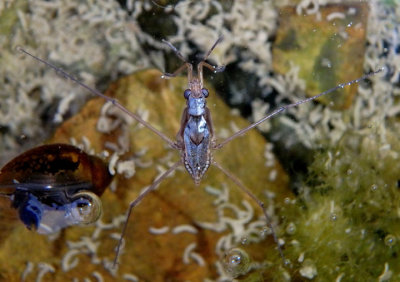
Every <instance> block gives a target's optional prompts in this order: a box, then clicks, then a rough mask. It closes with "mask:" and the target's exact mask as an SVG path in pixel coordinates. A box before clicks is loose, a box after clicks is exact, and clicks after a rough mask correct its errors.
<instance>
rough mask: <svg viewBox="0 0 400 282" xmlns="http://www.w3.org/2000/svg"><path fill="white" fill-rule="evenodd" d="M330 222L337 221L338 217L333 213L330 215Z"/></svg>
mask: <svg viewBox="0 0 400 282" xmlns="http://www.w3.org/2000/svg"><path fill="white" fill-rule="evenodd" d="M329 218H330V219H331V220H332V221H336V220H337V219H338V216H337V215H336V214H335V213H331V215H330V217H329Z"/></svg>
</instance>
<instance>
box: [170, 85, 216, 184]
mask: <svg viewBox="0 0 400 282" xmlns="http://www.w3.org/2000/svg"><path fill="white" fill-rule="evenodd" d="M189 86H191V89H186V90H185V92H184V97H185V99H186V101H187V103H186V104H187V106H186V109H185V110H184V111H183V114H182V120H181V129H180V131H179V132H178V135H177V140H178V142H177V144H178V146H179V147H180V149H181V152H182V153H181V158H182V162H183V164H184V165H185V168H186V170H187V171H188V172H189V174H190V175H191V176H192V178H193V180H194V182H195V184H196V185H198V184H200V181H201V178H202V177H203V175H204V174H205V173H206V171H207V169H208V168H209V167H210V164H211V156H212V155H211V144H212V142H213V127H212V122H211V114H210V110H209V109H208V108H207V107H206V98H207V97H208V90H207V89H205V88H200V86H201V85H200V81H199V80H197V79H194V80H192V83H191V84H190V85H189Z"/></svg>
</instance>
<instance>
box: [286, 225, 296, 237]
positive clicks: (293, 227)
mask: <svg viewBox="0 0 400 282" xmlns="http://www.w3.org/2000/svg"><path fill="white" fill-rule="evenodd" d="M286 233H287V234H289V235H293V234H294V233H296V225H295V224H294V223H293V222H290V223H289V224H288V226H287V227H286Z"/></svg>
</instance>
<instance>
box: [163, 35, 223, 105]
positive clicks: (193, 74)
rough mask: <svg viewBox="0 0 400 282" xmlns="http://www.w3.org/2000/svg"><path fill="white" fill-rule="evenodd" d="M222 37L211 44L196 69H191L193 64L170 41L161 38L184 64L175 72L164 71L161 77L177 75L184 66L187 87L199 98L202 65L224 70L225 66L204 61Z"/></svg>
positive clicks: (219, 70)
mask: <svg viewBox="0 0 400 282" xmlns="http://www.w3.org/2000/svg"><path fill="white" fill-rule="evenodd" d="M222 39H223V37H222V36H220V37H219V38H218V39H217V40H216V41H215V43H214V44H213V46H212V47H211V48H210V50H208V52H207V53H206V55H205V56H204V57H203V59H202V60H201V61H200V62H199V63H198V64H197V68H196V71H194V70H193V64H191V63H189V62H188V61H187V60H186V59H185V58H184V57H183V56H182V54H181V53H180V52H179V51H178V49H177V48H176V47H175V46H174V45H172V44H171V43H170V42H168V41H166V40H162V41H163V42H164V43H165V44H167V45H168V46H169V47H170V48H171V49H172V50H173V51H174V52H175V54H176V56H177V57H178V58H179V59H181V60H182V61H183V62H184V64H183V65H182V66H181V67H180V68H178V69H177V70H176V71H175V72H173V73H164V75H162V76H161V77H162V78H171V77H175V76H177V75H178V74H179V73H181V72H182V71H184V69H185V68H187V71H188V89H190V90H191V92H192V95H193V97H195V98H199V97H200V96H202V95H201V92H202V89H203V67H206V68H208V69H209V70H211V71H212V72H214V73H217V72H222V71H224V70H225V66H212V65H210V64H209V63H207V62H206V60H207V58H208V56H210V54H211V52H212V51H213V50H214V48H215V47H216V46H217V45H218V43H220V42H221V41H222ZM185 98H186V97H185Z"/></svg>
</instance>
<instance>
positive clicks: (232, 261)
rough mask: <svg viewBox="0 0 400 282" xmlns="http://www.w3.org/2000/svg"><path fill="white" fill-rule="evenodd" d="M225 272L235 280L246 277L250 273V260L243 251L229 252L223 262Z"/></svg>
mask: <svg viewBox="0 0 400 282" xmlns="http://www.w3.org/2000/svg"><path fill="white" fill-rule="evenodd" d="M222 264H223V267H224V270H225V271H226V272H227V273H228V274H229V275H230V276H232V277H233V278H236V277H238V276H241V275H244V274H246V273H247V272H248V271H249V268H250V258H249V255H248V254H247V253H246V252H245V251H244V250H242V249H239V248H234V249H230V250H229V251H227V252H226V253H225V255H224V258H223V260H222Z"/></svg>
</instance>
